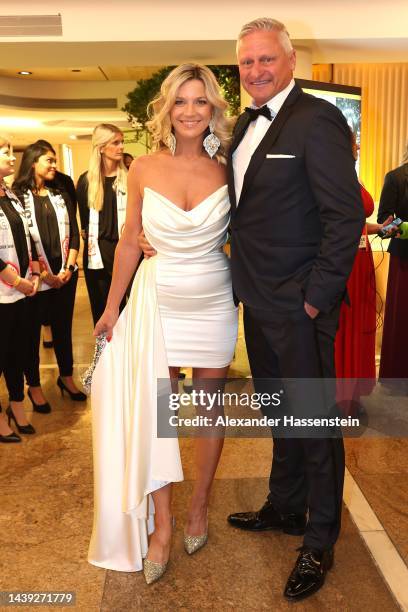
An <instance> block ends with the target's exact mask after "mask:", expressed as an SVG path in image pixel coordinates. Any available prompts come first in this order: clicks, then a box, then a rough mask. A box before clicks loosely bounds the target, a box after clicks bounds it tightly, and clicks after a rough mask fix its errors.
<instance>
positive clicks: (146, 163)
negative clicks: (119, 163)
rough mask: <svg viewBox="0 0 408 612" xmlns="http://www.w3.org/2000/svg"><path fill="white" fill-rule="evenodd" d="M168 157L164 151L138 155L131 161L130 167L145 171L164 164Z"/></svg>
mask: <svg viewBox="0 0 408 612" xmlns="http://www.w3.org/2000/svg"><path fill="white" fill-rule="evenodd" d="M167 158H168V155H166V153H165V152H164V151H155V152H154V153H149V154H148V155H140V157H137V158H136V159H134V160H133V161H132V164H131V167H132V166H133V167H134V168H135V169H143V168H144V169H147V168H152V167H155V166H157V165H160V164H163V163H166V161H167Z"/></svg>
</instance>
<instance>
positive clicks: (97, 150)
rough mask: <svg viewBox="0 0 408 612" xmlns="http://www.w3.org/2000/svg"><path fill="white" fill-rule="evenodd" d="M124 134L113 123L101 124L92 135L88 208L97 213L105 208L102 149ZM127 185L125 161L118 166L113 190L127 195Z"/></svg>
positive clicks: (88, 176) (88, 177)
mask: <svg viewBox="0 0 408 612" xmlns="http://www.w3.org/2000/svg"><path fill="white" fill-rule="evenodd" d="M118 134H122V130H120V129H119V128H118V127H116V125H112V124H111V123H100V124H99V125H97V126H96V128H95V129H94V131H93V134H92V153H91V157H90V159H89V167H88V175H87V179H88V206H89V208H94V209H95V210H97V211H100V210H102V208H103V179H104V174H103V163H102V154H101V149H102V147H104V146H105V145H107V144H109V143H110V142H111V140H114V138H115V137H116V136H117V135H118ZM126 185H127V169H126V166H125V164H124V163H123V159H122V160H121V161H120V163H119V165H118V173H117V176H116V179H115V182H114V183H113V188H114V190H115V191H116V192H117V191H118V190H119V191H122V192H123V193H126Z"/></svg>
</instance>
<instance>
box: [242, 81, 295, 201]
mask: <svg viewBox="0 0 408 612" xmlns="http://www.w3.org/2000/svg"><path fill="white" fill-rule="evenodd" d="M294 85H295V81H294V79H292V80H291V82H290V83H289V85H288V86H287V87H285V89H282V91H280V92H279V93H278V94H276V96H274V97H273V98H272V99H271V100H269V101H268V102H267V103H266V105H267V106H268V108H269V110H270V111H271V115H272V117H273V118H274V117H275V115H277V114H278V112H279V111H280V109H281V106H282V105H283V103H284V102H285V100H286V98H287V97H288V95H289V93H290V92H291V91H292V89H293V87H294ZM253 106H254V108H256V106H255V105H254V104H253ZM272 120H273V119H272ZM270 125H271V122H270V121H269V119H267V118H266V117H264V116H263V115H259V117H258V118H257V119H256V121H251V123H250V124H249V126H248V128H247V130H246V132H245V135H244V137H243V138H242V140H241V142H240V143H239V145H238V147H237V148H236V149H235V151H234V153H233V155H232V167H233V170H234V184H235V196H236V202H237V205H238V203H239V199H240V197H241V191H242V185H243V182H244V176H245V173H246V171H247V168H248V166H249V162H250V161H251V157H252V155H253V153H254V151H255V149H257V147H258V146H259V144H260V142H261V140H262V139H263V137H264V136H265V134H266V132H267V131H268V129H269V127H270Z"/></svg>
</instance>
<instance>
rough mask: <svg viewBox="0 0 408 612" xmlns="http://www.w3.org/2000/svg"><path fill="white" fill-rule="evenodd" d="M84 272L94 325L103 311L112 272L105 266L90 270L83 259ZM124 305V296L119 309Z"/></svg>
mask: <svg viewBox="0 0 408 612" xmlns="http://www.w3.org/2000/svg"><path fill="white" fill-rule="evenodd" d="M84 274H85V282H86V288H87V290H88V295H89V301H90V303H91V311H92V319H93V323H94V325H96V323H97V322H98V321H99V319H100V318H101V316H102V314H103V311H104V310H105V306H106V302H107V300H108V293H109V289H110V286H111V282H112V274H110V272H109V271H108V270H106V269H105V268H101V269H100V270H90V269H89V268H88V267H85V261H84ZM125 305H126V298H123V300H122V301H121V303H120V306H119V310H120V312H122V310H123V309H124V307H125Z"/></svg>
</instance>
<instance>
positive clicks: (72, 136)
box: [69, 134, 78, 140]
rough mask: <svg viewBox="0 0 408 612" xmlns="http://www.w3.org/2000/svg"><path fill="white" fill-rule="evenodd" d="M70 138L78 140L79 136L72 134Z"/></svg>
mask: <svg viewBox="0 0 408 612" xmlns="http://www.w3.org/2000/svg"><path fill="white" fill-rule="evenodd" d="M69 138H70V140H77V139H78V136H77V135H76V134H70V135H69Z"/></svg>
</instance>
